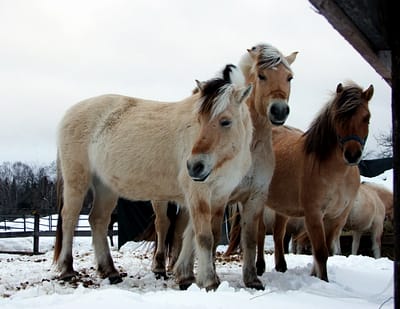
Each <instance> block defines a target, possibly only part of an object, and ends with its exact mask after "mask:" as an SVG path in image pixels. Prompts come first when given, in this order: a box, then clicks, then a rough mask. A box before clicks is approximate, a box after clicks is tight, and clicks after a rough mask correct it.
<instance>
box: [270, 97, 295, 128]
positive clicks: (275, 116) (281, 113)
mask: <svg viewBox="0 0 400 309" xmlns="http://www.w3.org/2000/svg"><path fill="white" fill-rule="evenodd" d="M289 111H290V109H289V105H288V104H287V103H286V102H285V101H276V102H273V103H271V106H270V108H269V113H268V116H269V120H270V121H271V123H272V124H273V125H276V126H281V125H283V124H284V123H285V121H286V119H287V117H288V116H289Z"/></svg>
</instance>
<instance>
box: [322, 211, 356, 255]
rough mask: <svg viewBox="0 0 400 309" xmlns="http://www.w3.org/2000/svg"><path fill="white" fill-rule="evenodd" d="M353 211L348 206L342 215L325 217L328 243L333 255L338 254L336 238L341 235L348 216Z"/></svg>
mask: <svg viewBox="0 0 400 309" xmlns="http://www.w3.org/2000/svg"><path fill="white" fill-rule="evenodd" d="M350 211H351V207H347V208H346V209H344V210H343V211H342V213H341V214H340V216H338V217H336V218H333V219H331V218H326V219H325V222H324V224H325V235H326V245H327V246H328V249H329V253H330V254H331V255H334V254H338V252H337V246H336V240H337V239H338V237H340V233H341V232H342V230H343V227H344V225H345V224H346V221H347V218H348V216H349V213H350Z"/></svg>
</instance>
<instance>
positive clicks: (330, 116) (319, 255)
mask: <svg viewBox="0 0 400 309" xmlns="http://www.w3.org/2000/svg"><path fill="white" fill-rule="evenodd" d="M372 95H373V87H372V85H371V86H370V87H369V88H368V89H367V90H365V91H363V90H362V89H361V88H360V87H359V86H357V85H355V84H352V83H351V84H349V85H347V86H342V84H339V85H338V86H337V88H336V93H335V95H334V97H333V98H332V99H331V101H330V102H328V104H326V106H325V107H324V108H323V109H322V111H321V112H320V113H319V115H318V116H317V117H316V118H315V119H314V121H313V122H312V124H311V127H310V128H309V129H308V130H307V131H306V132H305V133H304V134H303V133H302V132H301V131H300V130H297V129H293V128H288V127H280V128H274V136H273V141H274V152H275V157H276V166H275V172H274V175H273V178H272V181H271V185H270V190H269V195H268V202H267V205H268V207H270V208H272V209H273V210H275V211H276V212H277V214H276V221H275V228H274V242H275V267H276V269H277V270H278V271H286V269H287V266H286V261H285V257H284V251H283V236H284V233H285V228H286V223H287V221H288V217H289V216H291V217H302V216H304V221H305V227H306V230H307V232H308V235H309V237H310V240H311V245H312V250H313V256H314V265H313V270H312V274H313V275H316V276H318V277H319V278H320V279H323V280H325V281H328V274H327V269H326V263H327V259H328V255H329V249H331V250H333V245H334V241H335V239H336V238H337V235H338V234H339V233H340V231H341V229H342V227H343V226H344V224H345V223H346V219H347V216H348V213H349V212H350V210H351V206H352V203H353V200H354V199H355V197H356V194H357V191H358V187H359V186H360V174H359V170H358V167H357V164H358V163H359V161H360V159H361V155H362V151H363V148H364V144H365V141H366V138H367V136H368V128H369V120H370V112H369V109H368V103H369V101H370V99H371V97H372ZM259 225H260V226H261V225H262V221H260V224H259ZM261 231H262V229H261ZM262 235H265V234H264V233H262ZM260 249H261V248H259V250H260ZM261 258H262V260H261V261H257V266H258V267H259V269H258V272H259V273H262V272H263V271H264V269H265V262H264V256H263V255H261Z"/></svg>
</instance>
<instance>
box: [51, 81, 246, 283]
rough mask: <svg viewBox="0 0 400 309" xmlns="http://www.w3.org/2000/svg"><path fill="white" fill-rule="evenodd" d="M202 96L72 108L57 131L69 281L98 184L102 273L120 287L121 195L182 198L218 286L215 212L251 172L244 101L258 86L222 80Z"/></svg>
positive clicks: (110, 99) (102, 100)
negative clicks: (116, 212)
mask: <svg viewBox="0 0 400 309" xmlns="http://www.w3.org/2000/svg"><path fill="white" fill-rule="evenodd" d="M198 89H199V91H198V92H197V93H196V94H193V95H191V96H190V97H188V98H186V99H184V100H182V101H179V102H175V103H173V104H172V103H162V102H155V101H149V100H144V99H138V98H131V97H126V96H121V95H103V96H99V97H94V98H91V99H88V100H85V101H82V102H80V103H78V104H76V105H75V106H73V107H72V108H70V109H69V110H68V111H67V113H66V115H65V116H64V118H63V119H62V121H61V124H60V126H59V131H58V158H57V163H58V171H59V173H58V177H59V181H63V202H64V203H63V207H60V215H61V216H60V219H59V223H58V227H57V237H56V245H55V253H54V261H55V262H57V265H58V267H59V269H60V271H61V275H60V278H62V279H69V278H71V277H73V276H75V274H76V273H75V271H74V268H73V259H72V241H73V235H74V229H75V225H76V222H77V219H78V216H79V212H80V210H81V207H82V202H83V199H84V197H85V195H86V193H87V191H88V190H89V188H91V189H92V190H93V191H94V193H95V194H94V197H95V198H94V202H93V206H92V209H91V213H90V215H89V222H90V226H91V229H92V235H93V246H94V251H95V256H96V260H97V264H98V271H99V273H100V274H101V275H102V276H104V277H108V278H109V279H110V282H111V283H118V282H120V281H121V280H122V279H121V276H120V274H119V273H118V271H117V270H116V268H115V266H114V263H113V261H112V258H111V255H110V250H109V246H108V243H107V238H106V236H107V225H108V223H109V222H110V215H111V213H112V211H113V209H114V207H115V205H116V202H117V199H118V197H119V196H122V197H124V198H127V199H130V200H174V201H177V202H178V203H179V204H181V205H187V207H188V208H189V210H190V215H191V221H192V222H193V227H194V233H195V235H196V237H195V239H196V253H197V257H198V261H199V273H198V276H197V283H198V285H199V286H200V287H205V288H206V289H212V288H215V287H216V286H217V285H218V283H219V281H218V277H217V275H216V273H215V267H214V260H213V253H212V250H213V229H214V216H215V213H220V212H223V209H224V207H225V204H226V203H227V201H228V198H229V196H230V194H231V192H232V190H233V189H235V188H236V187H237V185H238V184H239V183H240V181H241V180H242V178H243V176H244V175H245V174H246V173H247V171H248V170H249V168H250V166H251V153H250V144H251V140H252V133H253V125H252V122H251V117H250V113H249V109H248V107H247V105H246V104H244V103H243V102H245V101H246V99H247V97H248V96H249V95H250V93H251V92H252V86H251V85H249V86H236V85H234V84H232V83H230V82H229V81H226V80H224V79H222V78H214V79H211V80H209V81H207V82H203V83H200V82H198Z"/></svg>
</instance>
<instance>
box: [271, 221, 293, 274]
mask: <svg viewBox="0 0 400 309" xmlns="http://www.w3.org/2000/svg"><path fill="white" fill-rule="evenodd" d="M288 220H289V218H288V217H286V216H283V215H281V214H279V213H275V225H274V235H273V236H274V244H275V269H276V270H277V271H280V272H285V271H286V270H287V265H286V260H285V251H284V244H283V241H284V237H285V233H286V225H287V222H288Z"/></svg>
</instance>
